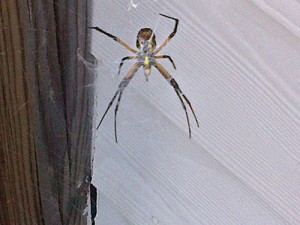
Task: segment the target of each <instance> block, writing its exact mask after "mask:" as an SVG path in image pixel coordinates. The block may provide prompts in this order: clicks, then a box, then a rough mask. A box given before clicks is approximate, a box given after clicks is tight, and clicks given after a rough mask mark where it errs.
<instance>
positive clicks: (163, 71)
mask: <svg viewBox="0 0 300 225" xmlns="http://www.w3.org/2000/svg"><path fill="white" fill-rule="evenodd" d="M154 66H155V67H156V68H157V69H158V71H159V72H160V73H161V74H162V75H163V76H164V78H165V79H166V80H167V81H168V82H169V84H170V85H171V86H172V87H173V88H174V90H175V92H176V94H177V96H178V98H179V100H180V102H181V104H182V107H183V109H184V111H185V115H186V119H187V123H188V128H189V137H190V138H191V128H190V122H189V116H188V113H187V110H186V106H185V104H184V101H183V99H184V100H185V101H186V103H187V104H188V105H189V107H190V109H191V111H192V113H193V116H194V118H195V121H196V124H197V127H199V122H198V119H197V117H196V114H195V112H194V109H193V107H192V104H191V102H190V101H189V100H188V98H187V97H186V96H185V95H184V94H183V92H182V91H181V89H180V88H179V85H178V83H177V82H176V81H175V79H174V78H173V77H172V76H171V74H170V73H169V72H168V71H167V70H166V69H165V68H164V67H163V66H162V65H161V64H159V63H157V62H156V63H155V64H154ZM182 98H183V99H182Z"/></svg>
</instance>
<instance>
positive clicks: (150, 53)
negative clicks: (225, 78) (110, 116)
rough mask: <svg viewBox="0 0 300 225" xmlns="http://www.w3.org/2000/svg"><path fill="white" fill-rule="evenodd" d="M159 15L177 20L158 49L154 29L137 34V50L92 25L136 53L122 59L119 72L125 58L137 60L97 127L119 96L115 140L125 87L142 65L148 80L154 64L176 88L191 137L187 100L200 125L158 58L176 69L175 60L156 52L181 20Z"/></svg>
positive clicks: (168, 39)
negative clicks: (165, 60) (168, 62)
mask: <svg viewBox="0 0 300 225" xmlns="http://www.w3.org/2000/svg"><path fill="white" fill-rule="evenodd" d="M159 15H161V16H164V17H167V18H169V19H172V20H175V27H174V30H173V32H172V33H171V34H170V35H169V37H168V38H167V39H166V40H165V41H164V42H163V43H162V44H161V45H160V46H159V48H157V49H156V40H155V34H154V33H153V31H152V30H151V29H150V28H142V29H141V30H140V31H139V33H138V35H137V40H136V47H137V48H138V50H135V49H133V48H132V47H130V46H129V45H127V44H126V43H125V42H124V41H122V40H120V39H119V38H117V37H116V36H114V35H112V34H110V33H107V32H106V31H104V30H102V29H100V28H99V27H90V28H91V29H95V30H97V31H99V32H101V33H103V34H105V35H107V36H108V37H110V38H112V39H114V40H115V41H117V42H118V43H120V44H121V45H122V46H124V47H125V48H127V49H128V50H129V51H130V52H132V53H133V54H135V55H134V56H126V57H124V58H123V59H122V60H121V63H120V66H119V72H118V74H119V73H120V71H121V67H122V65H123V63H124V61H125V60H132V59H136V62H135V63H134V65H133V66H132V67H131V69H130V70H129V71H128V73H127V74H126V75H125V77H124V78H123V80H122V81H121V83H120V84H119V87H118V90H117V91H116V93H115V95H114V97H113V98H112V100H111V101H110V103H109V104H108V107H107V109H106V111H105V113H104V115H103V116H102V118H101V120H100V122H99V124H98V126H97V129H98V128H99V127H100V125H101V123H102V121H103V119H104V117H105V115H106V113H107V112H108V110H109V109H110V107H111V106H112V104H113V102H114V101H115V99H116V98H117V96H118V100H117V104H116V108H115V140H116V142H117V112H118V109H119V104H120V101H121V98H122V94H123V91H124V89H125V88H126V87H127V85H128V84H129V82H130V80H131V79H132V77H133V76H134V74H135V73H136V72H137V70H138V69H139V68H140V67H141V66H143V69H144V74H145V75H146V80H148V76H149V75H150V74H151V67H152V66H154V67H156V69H157V70H158V71H159V72H160V73H161V74H162V75H163V77H164V78H165V79H166V80H167V81H168V82H169V84H170V85H171V86H172V87H173V88H174V90H175V92H176V95H177V96H178V98H179V100H180V102H181V105H182V107H183V109H184V111H185V115H186V119H187V123H188V129H189V137H190V138H191V127H190V120H189V115H188V113H187V110H186V105H185V102H186V103H187V104H188V106H189V107H190V109H191V111H192V113H193V116H194V118H195V121H196V123H197V126H198V127H199V123H198V120H197V117H196V114H195V112H194V110H193V107H192V105H191V103H190V101H189V100H188V98H187V97H186V96H185V95H184V94H183V93H182V91H181V89H180V88H179V85H178V84H177V82H176V81H175V79H174V78H173V77H172V76H171V74H170V73H169V72H168V71H167V70H166V69H165V68H164V67H163V66H162V65H161V64H160V63H158V62H157V59H169V60H170V62H171V63H172V65H173V67H174V69H176V66H175V64H174V62H173V60H172V58H171V57H170V56H169V55H159V56H158V55H156V54H157V53H158V52H160V50H162V49H163V48H164V47H165V46H166V45H167V44H168V42H169V41H170V40H171V39H172V38H173V37H174V35H175V34H176V32H177V27H178V23H179V20H178V19H176V18H173V17H170V16H166V15H163V14H159ZM184 101H185V102H184Z"/></svg>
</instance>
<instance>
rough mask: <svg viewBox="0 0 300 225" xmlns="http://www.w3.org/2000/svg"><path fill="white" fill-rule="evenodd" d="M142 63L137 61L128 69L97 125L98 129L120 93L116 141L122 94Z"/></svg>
mask: <svg viewBox="0 0 300 225" xmlns="http://www.w3.org/2000/svg"><path fill="white" fill-rule="evenodd" d="M141 65H142V64H141V63H139V62H136V63H135V64H134V65H133V66H132V67H131V69H130V70H129V71H128V73H127V74H126V75H125V77H124V78H123V80H122V81H121V83H120V84H119V86H118V90H117V91H116V93H115V95H114V97H113V98H112V99H111V101H110V102H109V104H108V106H107V108H106V110H105V112H104V114H103V116H102V118H101V120H100V122H99V124H98V126H97V130H98V129H99V127H100V125H101V123H102V121H103V119H104V117H105V116H106V114H107V112H108V111H109V109H110V107H111V106H112V104H113V103H114V101H115V99H116V97H117V96H118V95H119V97H118V100H117V104H116V108H115V122H114V124H115V125H114V127H115V140H116V143H117V142H118V140H117V112H118V109H119V104H120V102H121V98H122V94H123V91H124V89H125V88H126V87H127V86H128V84H129V82H130V80H131V79H132V77H133V76H134V74H135V73H136V71H137V70H138V69H139V68H140V67H141Z"/></svg>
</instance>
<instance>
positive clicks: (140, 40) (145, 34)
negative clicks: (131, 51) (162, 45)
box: [136, 28, 156, 51]
mask: <svg viewBox="0 0 300 225" xmlns="http://www.w3.org/2000/svg"><path fill="white" fill-rule="evenodd" d="M145 42H148V45H149V50H150V51H152V50H153V49H154V48H155V47H156V40H155V34H154V33H153V31H152V29H150V28H142V29H140V31H139V33H138V35H137V37H136V47H137V48H138V49H140V48H141V47H142V46H144V44H145Z"/></svg>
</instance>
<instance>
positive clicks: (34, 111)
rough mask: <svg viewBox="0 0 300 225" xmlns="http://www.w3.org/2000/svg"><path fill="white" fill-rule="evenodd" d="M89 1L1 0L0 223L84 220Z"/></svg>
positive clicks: (88, 114) (89, 119)
mask: <svg viewBox="0 0 300 225" xmlns="http://www.w3.org/2000/svg"><path fill="white" fill-rule="evenodd" d="M87 10H88V6H87V3H86V2H85V1H72V2H64V1H19V0H12V1H1V2H0V105H1V107H0V147H1V149H0V159H1V163H0V171H1V172H0V174H1V175H0V184H1V185H0V211H1V214H0V224H3V225H4V224H22V225H23V224H57V225H59V224H86V223H87V215H86V212H85V208H86V206H87V194H88V190H89V182H90V179H91V177H90V176H91V149H92V115H93V86H92V85H91V84H92V82H93V74H92V73H91V72H90V70H89V68H88V67H87V65H89V61H91V62H92V58H91V56H90V55H89V47H88V41H89V39H88V36H87Z"/></svg>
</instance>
